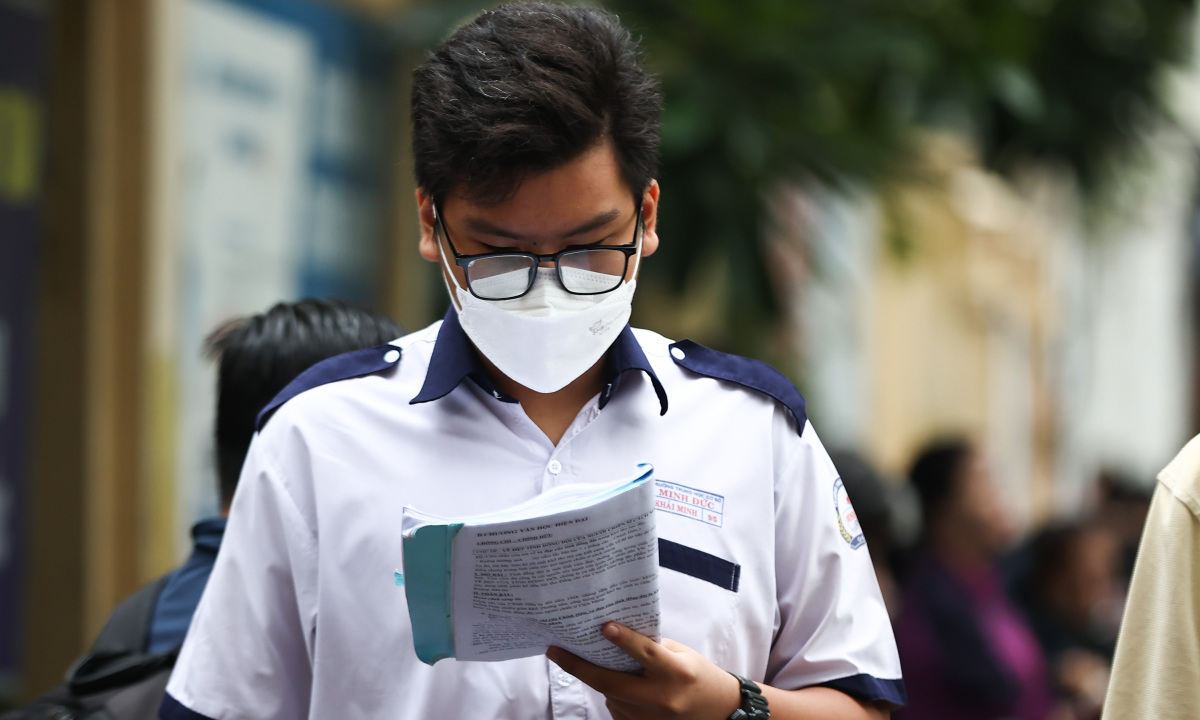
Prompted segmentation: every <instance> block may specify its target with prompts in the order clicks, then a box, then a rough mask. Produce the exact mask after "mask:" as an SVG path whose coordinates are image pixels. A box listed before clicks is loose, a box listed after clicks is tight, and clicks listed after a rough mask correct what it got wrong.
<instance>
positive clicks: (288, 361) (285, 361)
mask: <svg viewBox="0 0 1200 720" xmlns="http://www.w3.org/2000/svg"><path fill="white" fill-rule="evenodd" d="M403 335H404V329H403V328H401V327H400V325H399V324H398V323H397V322H396V321H394V320H392V319H391V318H389V317H387V316H385V315H382V314H379V313H376V312H372V311H369V310H363V309H360V308H357V307H355V306H353V305H349V304H347V303H344V302H342V301H340V300H327V299H317V298H310V299H305V300H300V301H298V302H293V303H278V304H276V305H275V306H274V307H272V308H271V309H270V310H268V311H267V312H265V313H260V314H258V315H252V316H250V317H246V318H240V319H237V320H233V321H230V322H229V323H226V324H225V325H222V326H221V327H219V328H217V329H216V330H215V331H213V332H212V333H211V334H210V335H209V336H208V338H207V339H206V340H205V344H204V346H205V353H206V354H207V355H208V357H209V358H210V359H212V360H214V361H216V362H217V414H216V420H215V422H214V424H213V434H214V440H215V447H216V455H217V457H216V460H217V477H218V481H219V490H220V500H221V514H220V515H218V516H216V517H211V518H207V519H205V520H201V521H200V522H198V523H196V525H195V526H193V528H192V537H193V539H194V541H195V549H194V550H193V552H192V555H191V557H189V558H188V559H187V561H186V562H185V563H184V564H183V565H182V566H181V567H180V568H178V569H177V570H175V571H173V572H172V573H171V574H170V576H169V579H168V580H167V584H166V585H165V586H164V587H163V590H162V593H161V594H160V596H159V599H158V603H157V606H156V609H155V612H154V622H153V625H152V626H151V629H150V637H149V638H148V643H147V647H146V651H147V652H151V653H157V652H164V651H166V650H169V649H171V648H175V647H178V646H179V644H180V643H182V642H183V637H184V635H186V634H187V628H188V625H189V624H190V623H191V620H192V614H193V613H194V612H195V611H196V604H197V603H198V602H200V594H201V593H202V592H203V591H204V586H205V584H207V582H208V576H209V574H210V573H211V572H212V568H213V563H214V562H216V557H217V549H218V548H219V547H220V544H221V538H222V536H223V535H224V532H225V522H226V518H227V517H228V516H229V504H230V503H231V502H232V501H233V491H234V490H235V489H236V488H237V481H238V476H239V475H240V474H241V472H242V463H243V462H245V460H246V453H247V452H248V451H249V450H250V441H251V440H252V439H253V438H254V427H255V421H256V420H257V418H258V413H259V412H260V411H261V410H262V409H263V407H265V406H266V404H267V403H268V402H270V401H271V398H273V397H275V396H276V395H278V394H279V392H280V391H281V390H283V389H284V388H285V387H286V386H287V385H288V383H290V382H291V381H292V380H293V379H295V378H296V376H298V375H300V373H302V372H303V371H305V370H307V369H308V368H309V367H311V366H313V365H315V364H317V363H318V362H320V361H322V360H324V359H326V358H330V357H333V356H335V355H341V354H343V353H347V352H350V351H352V350H360V349H363V348H369V347H374V346H377V345H383V344H384V343H386V342H388V341H389V340H395V339H397V338H399V337H401V336H403Z"/></svg>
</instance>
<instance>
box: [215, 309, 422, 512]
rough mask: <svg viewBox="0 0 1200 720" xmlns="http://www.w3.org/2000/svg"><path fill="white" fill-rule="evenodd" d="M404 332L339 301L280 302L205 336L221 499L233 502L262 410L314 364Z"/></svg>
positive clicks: (373, 314)
mask: <svg viewBox="0 0 1200 720" xmlns="http://www.w3.org/2000/svg"><path fill="white" fill-rule="evenodd" d="M403 334H404V330H403V328H401V327H400V325H399V324H398V323H397V322H396V321H394V320H392V319H391V318H389V317H387V316H385V315H381V314H379V313H377V312H372V311H370V310H364V309H361V308H358V307H355V306H353V305H350V304H348V303H344V302H341V301H339V300H326V299H314V298H309V299H305V300H300V301H298V302H292V303H279V304H277V305H275V306H274V307H272V308H271V309H270V310H268V311H267V312H265V313H261V314H258V315H252V316H250V317H245V318H239V319H237V320H232V321H230V322H227V323H225V324H223V325H221V326H220V327H219V328H217V329H216V330H214V331H213V332H212V333H211V334H210V335H209V336H208V338H207V339H206V340H205V341H204V347H205V354H206V355H207V356H208V357H209V358H212V359H214V360H217V362H218V366H217V415H216V421H215V423H214V427H213V434H214V438H215V440H216V452H217V474H218V478H219V480H220V489H221V503H222V505H228V504H229V501H230V500H231V499H232V498H233V491H234V488H235V487H237V481H238V475H240V474H241V471H242V463H243V462H245V460H246V452H247V451H248V450H249V449H250V440H251V439H252V438H253V437H254V426H255V421H256V420H257V418H258V413H259V411H261V410H262V409H263V407H265V406H266V404H267V403H269V402H270V401H271V399H272V398H274V397H275V396H276V395H277V394H278V393H279V391H280V390H283V388H284V387H286V386H287V384H288V383H289V382H291V381H292V380H293V379H294V378H295V377H296V376H297V375H299V374H300V373H302V372H304V371H305V370H306V369H308V368H309V367H310V366H312V365H315V364H316V363H318V362H320V361H321V360H324V359H326V358H329V357H333V356H334V355H340V354H342V353H344V352H349V351H351V350H358V349H361V348H367V347H373V346H375V345H382V344H383V343H386V342H387V341H389V340H394V339H396V338H398V337H400V336H401V335H403Z"/></svg>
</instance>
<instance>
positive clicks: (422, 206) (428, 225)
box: [416, 188, 441, 262]
mask: <svg viewBox="0 0 1200 720" xmlns="http://www.w3.org/2000/svg"><path fill="white" fill-rule="evenodd" d="M416 195H417V216H418V217H419V218H420V220H421V242H420V243H419V244H418V246H417V248H418V250H419V251H420V253H421V257H423V258H425V259H426V260H428V261H429V262H440V261H441V255H440V254H439V252H438V239H437V233H435V232H434V222H433V219H434V218H433V198H432V197H431V196H430V195H429V194H428V193H426V192H425V190H424V189H422V188H417V193H416Z"/></svg>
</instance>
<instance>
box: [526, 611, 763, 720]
mask: <svg viewBox="0 0 1200 720" xmlns="http://www.w3.org/2000/svg"><path fill="white" fill-rule="evenodd" d="M603 632H604V637H606V638H608V640H609V641H611V642H612V643H613V644H614V645H616V646H617V647H619V648H621V649H622V650H624V651H625V652H627V653H629V655H630V656H631V657H633V659H634V660H637V661H638V663H640V664H641V666H642V667H643V668H645V672H644V673H642V674H641V675H632V674H630V673H624V672H618V671H616V670H608V669H606V668H602V667H599V666H596V665H593V664H592V663H590V662H588V661H586V660H584V659H582V658H580V657H578V656H576V655H573V654H571V653H569V652H567V651H566V650H563V649H562V648H557V647H552V648H550V649H549V650H548V651H547V652H546V655H547V657H549V658H550V659H551V660H553V661H554V662H555V664H557V665H558V666H559V667H561V668H562V669H563V670H566V671H567V672H569V673H571V674H572V675H574V676H575V677H577V678H579V679H580V680H582V681H583V682H584V683H586V684H587V685H589V686H591V687H592V688H593V689H594V690H596V691H597V692H600V693H602V694H603V695H604V696H605V697H606V698H607V699H608V703H607V704H608V710H609V712H611V713H612V715H613V717H614V718H616V720H642V719H643V718H645V719H646V720H650V719H651V718H694V719H695V720H726V719H727V718H728V717H729V716H730V715H731V714H732V713H733V711H734V710H736V709H737V708H738V706H739V705H740V704H741V690H740V688H739V685H738V681H737V678H735V677H734V676H732V675H730V674H729V673H727V672H725V671H724V670H722V669H721V668H719V667H717V666H716V665H714V664H713V663H712V661H710V660H709V659H708V658H706V657H704V656H703V655H701V654H700V653H698V652H696V651H695V650H693V649H691V648H690V647H688V646H686V645H682V644H680V643H677V642H675V641H674V640H668V639H666V638H664V639H663V641H662V644H661V645H660V644H658V643H656V642H654V641H653V640H651V639H650V638H648V637H646V636H645V635H642V634H641V633H639V632H636V631H634V630H630V629H629V628H627V627H625V626H624V625H620V624H618V623H615V622H610V623H608V624H606V625H605V626H604V629H603Z"/></svg>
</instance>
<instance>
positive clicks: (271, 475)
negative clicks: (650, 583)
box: [162, 3, 904, 720]
mask: <svg viewBox="0 0 1200 720" xmlns="http://www.w3.org/2000/svg"><path fill="white" fill-rule="evenodd" d="M659 108H660V95H659V89H658V85H657V83H656V81H655V79H654V78H653V77H652V76H650V75H648V74H647V73H646V72H645V71H643V70H642V69H641V68H640V66H639V65H638V49H637V46H636V45H635V43H633V41H632V40H631V39H630V37H629V33H628V32H627V31H626V30H624V29H623V28H622V27H621V26H620V25H619V24H618V22H617V20H616V18H615V17H614V16H612V15H610V14H608V13H605V12H603V11H600V10H596V9H590V8H578V7H568V6H561V5H555V4H548V3H521V4H514V5H506V6H502V7H500V8H497V9H495V10H492V11H488V12H485V13H483V14H481V15H479V16H478V17H476V18H475V19H474V20H473V21H471V22H469V23H468V24H466V25H464V26H463V27H461V28H460V29H459V30H458V31H457V32H455V34H454V35H453V36H452V37H451V38H450V39H449V40H448V41H446V43H445V44H444V45H442V47H441V48H439V49H438V50H437V51H436V52H434V53H433V55H431V56H430V57H429V59H428V60H427V61H426V62H425V63H424V64H423V65H422V66H421V67H420V68H418V69H417V71H416V73H415V75H414V79H413V100H412V118H413V154H414V157H415V165H416V173H417V183H418V186H419V190H418V192H417V203H418V206H419V212H420V219H421V231H422V237H421V242H420V252H421V254H422V256H423V257H424V258H425V259H426V260H429V261H431V262H434V263H437V264H438V265H439V267H440V268H441V270H442V274H443V278H444V280H445V282H446V285H447V288H448V289H449V291H450V296H451V300H452V304H451V307H450V308H449V309H448V311H447V313H446V315H445V317H444V319H443V320H441V321H440V322H437V323H435V324H434V325H432V326H430V327H428V328H426V329H424V330H421V331H418V332H416V333H414V334H412V335H409V336H407V337H405V338H404V339H403V340H401V341H399V342H397V343H394V347H393V348H390V349H379V350H375V351H363V352H361V353H357V354H353V355H349V356H345V357H342V358H336V359H334V360H331V361H329V362H327V363H324V364H322V365H319V366H317V367H316V368H313V370H312V371H310V372H309V373H306V376H305V382H304V383H298V384H297V385H296V386H293V387H292V388H290V389H289V391H287V392H285V393H283V394H281V396H279V397H277V398H276V399H275V400H273V401H272V403H271V404H270V405H269V406H268V408H267V409H266V410H265V411H264V413H263V415H262V417H261V419H260V431H259V434H258V436H257V437H256V439H255V443H254V445H253V446H252V448H251V450H250V455H249V457H248V459H247V463H246V466H245V468H244V470H243V473H242V478H241V481H240V483H239V486H238V491H237V495H236V496H235V498H234V503H233V509H232V512H231V515H230V523H229V528H228V530H227V533H226V541H225V546H224V547H223V548H222V552H221V556H220V558H219V559H218V561H217V567H216V568H215V570H214V572H213V576H212V579H211V581H210V583H209V586H208V589H207V591H206V593H205V596H204V598H203V600H202V601H201V603H200V607H199V609H198V611H197V614H196V619H195V622H194V623H193V625H192V629H191V632H190V633H189V635H188V640H187V642H186V643H185V644H184V647H183V651H182V654H181V656H180V660H179V664H178V665H177V667H176V670H175V674H174V675H173V677H172V678H171V682H170V684H169V686H168V697H167V699H166V700H165V701H164V705H163V710H162V716H163V717H164V718H168V719H175V718H186V719H194V718H220V719H231V718H242V717H254V718H303V717H309V718H333V717H337V718H385V717H386V718H423V717H437V718H535V717H536V718H546V717H554V718H564V717H571V718H584V717H596V718H605V717H609V716H610V715H611V716H615V717H620V718H651V717H687V718H694V719H695V720H705V719H706V718H712V719H714V720H725V719H726V718H730V717H751V718H765V717H768V713H769V716H770V717H774V718H847V719H850V718H882V717H887V716H888V714H889V711H890V708H891V707H894V706H896V705H899V704H902V703H903V701H904V690H903V684H902V682H901V680H900V667H899V663H898V660H897V655H896V648H895V643H894V641H893V639H892V634H891V629H890V626H889V623H888V617H887V611H886V609H885V608H884V604H883V601H882V599H881V597H880V593H879V588H878V586H877V584H876V582H875V578H874V574H873V572H872V567H871V561H870V557H869V555H868V553H867V550H866V549H865V547H863V545H864V543H863V541H862V536H861V532H860V530H859V528H858V525H857V523H856V522H855V520H854V515H853V510H852V509H851V507H850V505H849V503H848V502H847V501H846V500H845V493H844V492H839V490H840V484H839V481H838V477H837V473H836V471H835V470H834V467H833V465H832V463H831V462H830V461H829V458H828V456H827V455H826V453H825V450H824V449H823V448H822V446H821V444H820V441H819V440H818V439H817V436H816V433H815V432H814V431H813V429H812V426H811V425H810V424H809V423H808V421H807V418H806V415H805V411H804V401H803V399H802V398H801V397H800V395H799V393H798V392H797V391H796V390H795V388H794V387H792V385H791V384H790V383H788V382H787V381H786V380H785V379H784V378H783V376H782V375H780V374H779V373H778V372H776V371H775V370H772V369H771V368H769V367H767V366H766V365H763V364H761V363H758V362H755V361H751V360H746V359H743V358H737V357H734V356H729V355H723V354H721V353H717V352H714V351H712V350H708V349H706V348H704V347H701V346H699V345H696V344H695V343H691V342H688V341H681V342H676V343H672V342H671V341H669V340H667V339H665V338H663V337H661V336H659V335H656V334H654V333H652V332H648V331H643V330H633V329H631V328H629V326H628V325H627V320H628V318H629V314H630V301H631V299H632V295H633V293H634V288H635V285H636V282H637V276H638V269H639V267H640V264H641V262H642V259H643V258H644V257H646V256H649V255H651V254H652V253H653V252H654V250H655V249H656V248H657V247H658V243H659V236H658V227H657V225H656V222H655V221H656V217H657V215H656V210H657V207H658V200H659V193H660V190H659V186H658V183H657V182H656V181H655V180H654V174H655V169H656V165H657V155H658V153H657V148H658V114H659ZM302 386H303V387H302ZM640 462H649V463H651V464H653V465H654V467H655V474H656V478H657V479H658V482H659V488H660V492H668V491H669V492H670V493H671V497H672V498H673V499H672V501H671V502H672V503H678V504H677V505H672V504H670V503H668V502H666V501H665V500H664V502H663V504H662V505H660V511H659V513H658V515H657V525H658V533H659V536H660V537H662V538H665V539H668V540H671V541H673V542H675V543H678V544H680V545H684V546H686V547H687V548H690V552H692V553H694V557H696V558H699V559H700V560H701V562H699V563H697V567H696V569H695V570H693V571H692V572H691V573H683V572H676V571H674V570H668V569H663V570H662V571H661V573H660V600H661V607H662V633H663V635H664V637H666V638H671V639H669V640H663V641H662V643H661V644H656V643H654V642H653V641H651V640H650V639H648V638H646V637H644V636H642V635H639V634H637V633H635V632H633V631H631V630H629V629H627V628H622V627H620V626H617V625H615V624H612V623H609V624H608V625H606V626H605V631H606V636H607V637H608V638H609V639H610V640H612V642H614V643H615V644H616V645H618V646H619V647H621V648H622V649H624V650H626V651H627V652H629V653H630V654H631V655H632V656H633V657H634V658H635V659H637V660H638V661H639V662H640V663H641V664H642V665H643V666H644V672H643V673H641V674H640V675H635V674H624V673H615V672H610V671H606V670H602V669H600V668H597V667H595V666H592V665H589V664H587V663H585V662H583V661H582V660H580V659H578V658H576V657H574V656H571V655H570V654H568V653H566V652H564V651H562V650H560V649H558V648H551V649H550V651H549V652H548V653H547V656H546V657H531V658H523V659H518V660H511V661H506V662H497V663H466V662H457V661H454V660H443V661H441V662H439V663H437V664H436V665H433V666H426V665H424V664H422V663H421V662H420V661H419V660H418V659H417V657H416V655H415V653H414V651H413V644H412V628H411V627H410V625H409V619H408V613H407V610H406V605H405V600H404V593H403V591H402V590H400V589H398V588H396V587H394V586H393V584H392V574H393V571H394V570H395V569H396V568H397V567H399V565H400V563H401V557H402V553H401V537H400V532H399V523H400V517H401V511H402V508H403V507H404V506H405V505H413V506H415V507H418V508H420V509H421V510H423V511H426V512H430V513H435V514H442V515H465V514H475V513H480V512H484V511H491V510H497V509H500V508H504V507H508V506H511V505H514V504H516V503H519V502H522V501H525V500H528V499H529V498H531V497H534V496H536V495H538V494H539V493H541V492H543V491H545V490H547V489H549V488H553V487H556V486H559V485H563V484H567V483H588V482H603V481H607V480H611V479H613V478H615V477H619V476H621V475H625V474H628V472H629V471H630V470H631V469H632V468H633V467H634V466H635V465H636V464H637V463H640ZM702 502H703V504H705V506H706V507H705V511H704V512H703V513H693V512H691V508H694V507H696V506H697V505H699V504H700V503H702ZM672 509H676V510H681V511H683V512H672V511H671V510H672ZM706 569H707V571H706ZM714 569H715V570H716V572H714V571H713V570H714ZM731 673H736V674H737V676H740V678H739V677H736V676H735V675H733V674H731ZM742 678H744V679H745V680H743V679H742ZM764 700H765V703H766V708H763V705H764Z"/></svg>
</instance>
